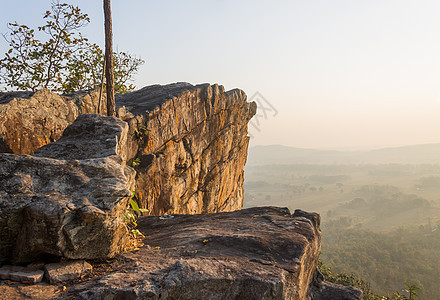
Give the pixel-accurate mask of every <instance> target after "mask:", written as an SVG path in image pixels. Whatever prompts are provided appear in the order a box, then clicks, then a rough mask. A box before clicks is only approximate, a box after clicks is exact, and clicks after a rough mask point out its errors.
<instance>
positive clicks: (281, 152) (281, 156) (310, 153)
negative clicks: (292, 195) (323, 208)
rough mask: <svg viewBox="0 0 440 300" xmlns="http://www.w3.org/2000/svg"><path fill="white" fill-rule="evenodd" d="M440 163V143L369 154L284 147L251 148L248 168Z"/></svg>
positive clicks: (382, 150) (384, 149) (390, 149)
mask: <svg viewBox="0 0 440 300" xmlns="http://www.w3.org/2000/svg"><path fill="white" fill-rule="evenodd" d="M383 163H409V164H417V163H427V164H440V144H424V145H413V146H402V147H393V148H383V149H376V150H368V151H336V150H317V149H304V148H295V147H288V146H282V145H270V146H255V147H251V148H249V155H248V160H247V165H249V166H252V165H268V164H279V165H285V164H383Z"/></svg>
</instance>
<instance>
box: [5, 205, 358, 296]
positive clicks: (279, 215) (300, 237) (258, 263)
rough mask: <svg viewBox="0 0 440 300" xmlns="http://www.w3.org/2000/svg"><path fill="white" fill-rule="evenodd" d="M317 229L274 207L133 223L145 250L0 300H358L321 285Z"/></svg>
mask: <svg viewBox="0 0 440 300" xmlns="http://www.w3.org/2000/svg"><path fill="white" fill-rule="evenodd" d="M319 223H320V217H319V215H318V214H315V213H307V212H304V211H300V210H297V211H295V212H294V213H293V214H291V213H290V212H289V210H288V209H286V208H276V207H261V208H250V209H245V210H240V211H235V212H230V213H217V214H203V215H168V216H166V217H156V216H146V217H142V218H140V219H139V228H140V230H141V231H142V232H144V233H145V234H146V235H147V237H146V238H145V239H144V243H145V245H143V246H142V247H140V249H138V250H137V251H134V252H130V253H123V254H122V255H120V256H119V257H118V258H116V259H114V260H112V261H106V262H94V263H93V271H92V272H91V273H89V274H87V275H85V276H83V277H82V278H81V279H79V280H74V281H68V282H66V281H64V282H61V283H58V284H52V285H49V284H47V283H37V284H36V285H33V286H26V285H22V284H14V283H11V282H10V283H9V284H4V283H2V282H0V294H1V295H3V296H4V297H7V298H8V299H14V297H17V299H19V297H20V296H21V297H22V298H26V297H31V298H32V299H109V300H111V299H170V300H171V299H182V300H185V299H188V300H190V299H191V300H192V299H200V300H202V299H203V300H204V299H219V300H220V299H221V300H223V299H237V300H241V299H255V300H261V299H273V300H275V299H277V300H280V299H291V300H305V299H309V300H334V299H338V300H355V299H361V298H362V293H361V292H360V291H359V290H356V289H353V288H347V287H342V286H337V285H333V284H328V283H326V282H323V281H322V275H320V273H319V272H318V271H316V265H317V261H318V257H319V252H320V247H321V231H320V228H319ZM46 269H47V268H46ZM0 275H1V274H0Z"/></svg>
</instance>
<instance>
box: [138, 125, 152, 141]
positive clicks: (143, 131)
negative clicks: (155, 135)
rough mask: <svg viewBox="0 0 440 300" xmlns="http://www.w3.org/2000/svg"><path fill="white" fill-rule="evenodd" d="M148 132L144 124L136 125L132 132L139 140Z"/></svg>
mask: <svg viewBox="0 0 440 300" xmlns="http://www.w3.org/2000/svg"><path fill="white" fill-rule="evenodd" d="M149 133H150V130H148V129H147V127H145V125H142V124H141V125H138V127H137V128H136V129H135V130H134V134H135V135H136V138H137V139H138V140H140V141H142V140H143V138H144V137H147V136H148V134H149Z"/></svg>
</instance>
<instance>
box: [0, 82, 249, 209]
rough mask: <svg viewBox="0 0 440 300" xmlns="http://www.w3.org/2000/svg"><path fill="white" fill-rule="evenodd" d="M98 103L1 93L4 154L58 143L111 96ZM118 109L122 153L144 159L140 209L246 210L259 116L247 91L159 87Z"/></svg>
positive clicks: (85, 97) (82, 96) (92, 97)
mask: <svg viewBox="0 0 440 300" xmlns="http://www.w3.org/2000/svg"><path fill="white" fill-rule="evenodd" d="M98 98H99V91H92V92H88V93H85V92H81V93H75V94H72V95H65V96H59V95H56V94H53V93H50V92H49V91H47V90H42V91H38V92H36V93H26V92H14V93H6V94H2V95H1V97H0V152H13V153H15V154H31V153H34V151H35V150H36V149H37V148H39V147H41V146H43V145H46V144H48V143H50V142H53V141H56V140H58V139H59V138H60V137H61V133H62V132H63V130H64V129H65V128H66V127H67V126H68V125H69V124H70V123H72V122H73V121H74V120H75V118H76V117H77V116H78V115H80V114H86V113H96V112H101V113H105V105H104V103H105V97H104V98H103V101H102V102H101V105H100V107H101V109H98V106H99V105H98V102H99V101H98ZM116 105H117V112H118V116H119V117H120V118H121V119H122V120H125V121H127V122H128V123H129V136H128V139H127V145H126V149H125V150H126V151H120V153H119V155H122V154H123V153H125V154H126V157H127V160H137V161H138V162H139V165H137V166H136V167H135V168H136V171H137V176H136V191H138V192H139V193H138V196H139V198H140V199H139V202H140V204H141V206H142V208H147V209H149V210H150V212H151V214H154V215H162V214H171V213H189V214H194V213H208V212H221V211H233V210H237V209H240V208H241V207H242V205H243V197H244V195H243V179H244V174H243V167H244V164H245V162H246V158H247V148H248V143H249V137H248V136H247V124H248V121H249V120H250V118H252V116H253V115H254V114H255V112H256V104H255V103H248V102H247V99H246V94H245V93H244V92H243V91H241V90H239V89H234V90H232V91H229V92H225V91H224V88H223V86H219V85H217V84H215V85H209V84H203V85H198V86H193V85H191V84H189V83H175V84H169V85H164V86H160V85H156V86H150V87H146V88H143V89H141V90H138V91H135V92H132V93H128V94H125V95H118V96H117V98H116ZM144 129H147V130H148V131H145V130H144ZM83 141H85V140H83ZM90 145H93V142H92V141H89V143H88V144H85V145H84V146H83V148H84V150H87V147H89V146H90ZM57 147H64V145H61V144H58V146H57ZM76 147H78V145H76ZM43 149H45V148H43ZM41 151H44V155H45V156H49V157H53V156H54V155H53V154H49V153H48V152H52V151H55V152H56V151H57V149H56V147H51V148H50V151H49V150H41ZM41 151H40V150H39V151H38V153H41ZM85 153H91V152H87V151H86V152H85ZM55 154H56V153H55ZM38 155H42V154H38ZM55 156H56V155H55Z"/></svg>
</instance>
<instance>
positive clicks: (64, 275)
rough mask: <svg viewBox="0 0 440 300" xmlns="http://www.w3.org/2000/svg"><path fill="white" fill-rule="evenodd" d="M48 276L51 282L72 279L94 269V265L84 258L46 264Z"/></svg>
mask: <svg viewBox="0 0 440 300" xmlns="http://www.w3.org/2000/svg"><path fill="white" fill-rule="evenodd" d="M44 270H45V271H46V277H47V278H48V280H49V282H50V283H51V284H57V283H62V282H65V281H71V280H75V279H78V278H81V277H82V276H85V275H86V274H87V273H89V272H91V271H92V265H91V264H89V263H88V262H86V261H84V260H71V261H66V262H62V263H53V264H47V265H45V266H44Z"/></svg>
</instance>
